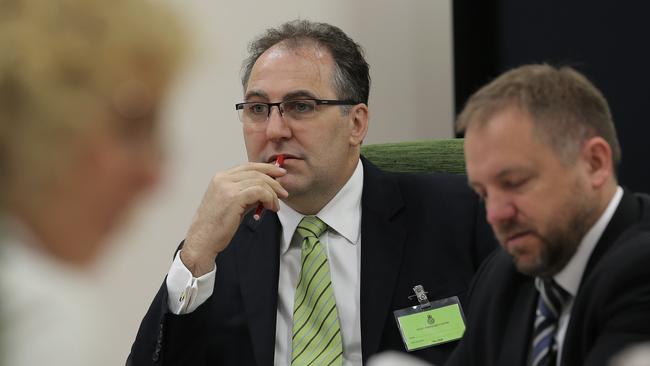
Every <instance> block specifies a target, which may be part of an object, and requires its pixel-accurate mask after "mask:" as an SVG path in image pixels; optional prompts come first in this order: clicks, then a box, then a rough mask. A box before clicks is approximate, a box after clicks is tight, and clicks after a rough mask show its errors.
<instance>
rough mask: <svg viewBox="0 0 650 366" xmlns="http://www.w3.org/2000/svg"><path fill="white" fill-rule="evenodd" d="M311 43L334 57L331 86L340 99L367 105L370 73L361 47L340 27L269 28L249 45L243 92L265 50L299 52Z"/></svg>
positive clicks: (298, 24) (299, 23)
mask: <svg viewBox="0 0 650 366" xmlns="http://www.w3.org/2000/svg"><path fill="white" fill-rule="evenodd" d="M309 42H314V43H316V44H317V45H318V46H320V47H324V48H325V49H327V50H328V51H329V52H330V54H331V55H332V58H333V59H334V63H335V65H336V67H335V70H334V75H333V77H332V78H333V80H332V83H333V87H334V89H335V90H336V94H337V97H338V98H339V99H341V100H352V101H355V102H358V103H365V104H368V94H369V92H370V73H369V67H368V63H367V62H366V60H365V58H364V56H363V49H362V48H361V46H360V45H359V44H357V43H356V42H354V41H353V40H352V39H351V38H350V37H348V36H347V35H346V34H345V33H344V32H343V31H342V30H341V29H340V28H338V27H335V26H333V25H330V24H326V23H316V22H311V21H308V20H293V21H290V22H287V23H284V24H282V25H280V26H279V27H277V28H270V29H268V30H266V32H265V33H264V34H263V35H262V36H260V37H259V38H257V39H255V40H254V41H253V42H251V43H250V45H249V46H248V51H249V57H248V58H247V59H246V60H244V63H243V65H242V85H243V87H244V90H246V87H247V85H248V79H249V78H250V75H251V70H252V69H253V65H254V64H255V62H256V61H257V59H258V58H259V57H260V56H261V55H262V54H263V53H264V52H266V50H268V49H269V48H271V47H273V46H274V45H276V44H278V43H283V44H284V45H286V46H287V47H289V48H291V49H297V48H300V47H302V46H304V45H305V44H306V43H309Z"/></svg>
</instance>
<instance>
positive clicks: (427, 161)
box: [361, 139, 465, 174]
mask: <svg viewBox="0 0 650 366" xmlns="http://www.w3.org/2000/svg"><path fill="white" fill-rule="evenodd" d="M361 154H362V155H363V156H365V157H366V158H367V159H368V160H370V161H371V162H372V163H373V164H375V165H377V166H378V167H379V168H381V169H383V170H387V171H393V172H438V173H454V174H465V154H464V152H463V139H443V140H427V141H408V142H397V143H388V144H372V145H363V146H361Z"/></svg>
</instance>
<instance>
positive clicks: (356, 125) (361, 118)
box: [348, 103, 370, 146]
mask: <svg viewBox="0 0 650 366" xmlns="http://www.w3.org/2000/svg"><path fill="white" fill-rule="evenodd" d="M369 113H370V112H369V111H368V106H367V105H366V104H364V103H360V104H357V105H355V106H353V107H352V108H351V109H350V112H349V116H348V117H349V121H350V124H351V126H350V127H351V129H350V145H352V146H359V145H361V143H362V142H363V139H364V138H366V134H367V133H368V122H369V120H370V116H369Z"/></svg>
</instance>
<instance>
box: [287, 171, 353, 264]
mask: <svg viewBox="0 0 650 366" xmlns="http://www.w3.org/2000/svg"><path fill="white" fill-rule="evenodd" d="M362 192H363V164H362V163H361V160H359V161H358V162H357V167H356V168H355V170H354V173H352V176H351V177H350V179H348V181H347V182H346V183H345V185H344V186H343V188H341V190H339V191H338V193H337V194H336V195H335V196H334V198H332V200H330V201H329V202H328V203H327V204H326V205H325V207H323V208H322V209H321V210H320V211H319V212H318V213H317V214H316V216H318V218H320V219H321V220H323V221H324V222H325V223H326V224H327V226H329V227H330V228H331V229H332V230H334V231H336V232H337V233H338V234H339V235H341V236H342V237H344V238H345V239H346V240H347V241H348V242H349V243H350V244H356V243H357V242H358V241H359V237H360V235H361V193H362ZM303 217H305V215H303V214H301V213H299V212H298V211H296V210H294V209H293V208H291V207H289V206H288V205H287V204H286V203H284V202H282V201H280V210H279V211H278V219H279V220H280V224H282V235H283V240H282V242H281V243H280V253H281V254H282V253H285V252H286V251H287V250H289V244H290V243H291V238H292V237H293V233H294V232H295V231H296V228H297V227H298V224H299V223H300V220H302V218H303Z"/></svg>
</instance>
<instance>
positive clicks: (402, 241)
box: [130, 158, 496, 365]
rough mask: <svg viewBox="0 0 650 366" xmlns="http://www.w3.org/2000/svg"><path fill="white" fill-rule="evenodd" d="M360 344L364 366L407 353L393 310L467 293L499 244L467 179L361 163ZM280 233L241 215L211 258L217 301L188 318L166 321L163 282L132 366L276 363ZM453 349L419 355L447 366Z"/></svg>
mask: <svg viewBox="0 0 650 366" xmlns="http://www.w3.org/2000/svg"><path fill="white" fill-rule="evenodd" d="M362 161H363V165H364V185H363V193H362V199H361V201H362V202H361V204H362V218H361V245H362V249H361V290H360V291H361V293H360V298H361V304H360V313H361V339H362V354H363V359H364V361H365V360H366V359H367V358H368V357H369V356H370V355H372V354H375V353H377V352H379V351H383V350H387V349H399V350H403V349H404V346H403V343H402V340H401V338H400V336H399V331H398V330H397V326H396V323H395V320H394V318H393V315H392V312H393V311H394V310H396V309H400V308H403V307H406V306H410V305H414V304H415V303H414V302H413V301H411V300H409V299H408V296H409V295H411V294H412V292H413V291H412V288H413V286H415V285H418V284H420V285H423V286H424V288H425V289H426V290H427V291H429V297H430V298H431V299H437V298H446V297H449V296H459V297H460V298H461V301H463V302H464V301H465V293H466V290H467V288H468V286H469V284H470V282H471V279H472V276H473V274H474V272H475V271H476V269H477V268H478V266H479V264H480V262H481V261H482V259H483V258H484V257H485V256H486V255H487V253H489V252H490V251H491V250H492V249H493V248H494V247H495V246H496V244H495V241H494V239H493V236H492V234H491V231H490V230H489V229H488V228H487V225H486V224H485V221H484V219H483V211H482V210H481V209H479V205H478V203H477V202H478V201H477V198H476V197H475V196H474V194H473V193H472V192H471V191H470V190H469V189H468V187H467V183H466V180H465V179H466V178H465V177H464V176H452V175H431V174H397V173H394V174H392V173H391V174H389V173H385V172H382V171H380V170H378V169H377V168H376V167H374V166H373V165H372V164H371V163H369V162H368V161H366V160H365V159H363V158H362ZM280 238H281V225H280V222H279V220H278V218H277V215H275V214H274V213H271V212H268V213H266V214H265V215H264V217H263V219H262V220H260V221H259V222H255V221H253V220H252V219H251V218H250V215H249V216H247V217H246V218H245V219H244V220H243V222H242V224H241V225H240V227H239V229H238V231H237V233H236V234H235V236H234V238H233V240H232V242H231V244H230V245H229V246H228V248H227V249H226V250H225V251H224V252H222V253H220V254H219V256H218V257H217V274H216V281H215V288H214V293H213V296H211V297H210V299H209V300H208V301H206V303H204V304H203V305H201V306H200V307H199V308H198V309H197V310H196V311H194V312H193V313H191V314H187V315H181V316H178V315H173V314H170V313H168V311H167V305H166V296H167V292H166V286H165V285H164V284H163V286H162V287H161V289H160V291H159V293H158V295H157V296H156V298H155V299H154V302H153V304H152V306H151V308H150V309H149V311H148V312H147V315H146V316H145V319H144V320H143V322H142V324H141V326H140V330H139V332H138V335H137V337H136V340H135V343H134V345H133V347H132V350H131V356H130V361H131V362H132V364H133V365H159V364H165V365H272V364H273V359H274V347H275V323H276V311H277V310H276V309H277V301H278V298H277V296H278V288H277V286H278V267H279V242H280ZM454 346H455V344H453V343H452V344H447V345H442V346H438V347H433V348H430V349H425V350H421V351H418V352H416V356H419V357H422V358H424V359H427V360H429V361H432V362H442V361H444V360H445V359H446V358H447V356H448V355H449V353H450V352H451V350H452V349H453V347H454Z"/></svg>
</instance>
